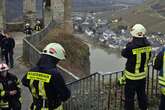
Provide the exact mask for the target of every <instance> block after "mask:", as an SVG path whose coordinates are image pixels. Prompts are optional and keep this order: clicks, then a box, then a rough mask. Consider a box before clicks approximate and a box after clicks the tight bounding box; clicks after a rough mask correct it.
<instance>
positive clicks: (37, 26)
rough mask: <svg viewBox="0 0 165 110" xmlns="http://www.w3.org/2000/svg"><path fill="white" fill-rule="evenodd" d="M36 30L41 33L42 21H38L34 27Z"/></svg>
mask: <svg viewBox="0 0 165 110" xmlns="http://www.w3.org/2000/svg"><path fill="white" fill-rule="evenodd" d="M34 30H36V31H40V30H41V22H40V20H37V21H36V24H35V26H34Z"/></svg>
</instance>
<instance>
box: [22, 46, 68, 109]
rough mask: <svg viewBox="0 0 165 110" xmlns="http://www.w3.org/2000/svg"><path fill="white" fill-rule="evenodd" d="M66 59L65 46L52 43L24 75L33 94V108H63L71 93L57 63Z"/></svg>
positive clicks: (26, 84)
mask: <svg viewBox="0 0 165 110" xmlns="http://www.w3.org/2000/svg"><path fill="white" fill-rule="evenodd" d="M64 59H65V50H64V48H63V47H62V46H61V45H60V44H58V43H50V44H48V45H47V46H46V47H45V48H44V49H43V52H42V56H41V58H40V59H39V61H38V63H37V66H36V67H34V68H32V69H31V70H30V71H29V72H27V74H26V75H25V76H24V77H23V79H22V83H23V85H24V86H26V87H28V88H29V90H30V92H31V94H32V96H33V103H32V105H31V110H63V106H62V102H64V101H66V100H67V99H68V98H69V97H70V95H71V93H70V90H69V89H68V88H67V87H66V85H65V81H64V79H63V77H62V75H61V74H60V72H59V71H58V70H57V67H56V65H57V63H58V62H59V61H60V60H64Z"/></svg>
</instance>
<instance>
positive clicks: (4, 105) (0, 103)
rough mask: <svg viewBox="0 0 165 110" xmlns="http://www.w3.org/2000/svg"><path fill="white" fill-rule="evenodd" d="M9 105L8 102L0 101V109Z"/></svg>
mask: <svg viewBox="0 0 165 110" xmlns="http://www.w3.org/2000/svg"><path fill="white" fill-rule="evenodd" d="M8 107H9V104H8V102H4V101H3V100H1V101H0V108H8Z"/></svg>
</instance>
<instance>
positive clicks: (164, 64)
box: [163, 52, 165, 77]
mask: <svg viewBox="0 0 165 110" xmlns="http://www.w3.org/2000/svg"><path fill="white" fill-rule="evenodd" d="M163 76H164V77H165V52H164V55H163Z"/></svg>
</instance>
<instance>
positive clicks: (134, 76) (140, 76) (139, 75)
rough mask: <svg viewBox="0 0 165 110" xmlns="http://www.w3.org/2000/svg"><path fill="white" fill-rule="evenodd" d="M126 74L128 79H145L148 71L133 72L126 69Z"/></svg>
mask: <svg viewBox="0 0 165 110" xmlns="http://www.w3.org/2000/svg"><path fill="white" fill-rule="evenodd" d="M145 70H146V69H145ZM124 75H125V77H126V78H128V79H131V80H139V79H143V78H145V77H146V76H147V71H145V72H142V73H131V72H129V71H127V70H124Z"/></svg>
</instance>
